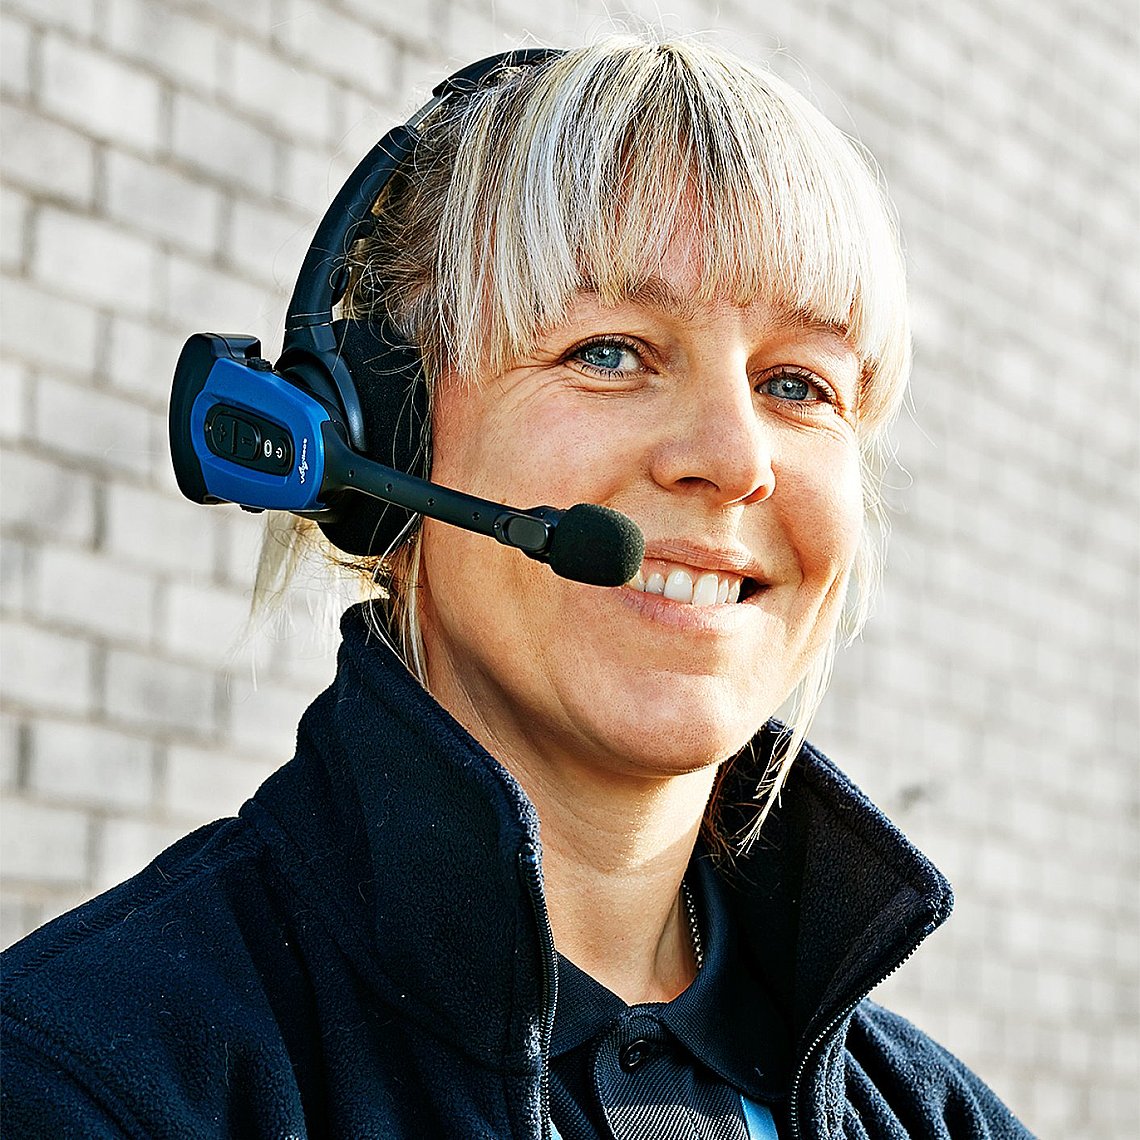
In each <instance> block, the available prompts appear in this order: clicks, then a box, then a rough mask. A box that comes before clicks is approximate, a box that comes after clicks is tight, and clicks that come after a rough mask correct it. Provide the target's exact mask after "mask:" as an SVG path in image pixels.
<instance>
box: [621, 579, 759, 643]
mask: <svg viewBox="0 0 1140 1140" xmlns="http://www.w3.org/2000/svg"><path fill="white" fill-rule="evenodd" d="M612 593H613V596H614V597H615V598H616V599H617V600H618V601H619V602H621V603H622V604H623V605H625V606H626V607H627V608H629V609H630V610H632V611H633V612H634V613H637V614H639V615H640V616H641V617H643V618H647V619H648V620H649V621H653V622H656V623H658V624H659V625H664V626H669V627H670V628H672V629H677V630H683V631H685V632H687V633H710V634H728V633H735V632H736V631H737V630H739V629H741V627H742V626H743V625H744V623H745V622H747V621H748V611H749V610H750V609H751V607H750V606H749V604H748V602H734V603H732V604H731V605H729V604H727V603H726V604H724V605H713V606H694V605H693V604H692V603H691V602H677V601H674V600H673V599H672V598H666V597H664V596H663V595H661V594H647V593H644V592H643V591H641V590H635V589H634V588H633V587H632V586H621V587H619V588H618V589H616V590H613V591H612ZM763 593H764V591H763V590H761V591H759V592H757V593H755V594H753V595H752V597H754V598H760V597H762V596H763Z"/></svg>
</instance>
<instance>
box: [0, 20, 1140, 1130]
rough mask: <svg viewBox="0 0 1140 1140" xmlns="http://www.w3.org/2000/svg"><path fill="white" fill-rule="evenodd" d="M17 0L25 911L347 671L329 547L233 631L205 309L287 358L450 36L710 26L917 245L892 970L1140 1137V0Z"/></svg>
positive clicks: (280, 747) (20, 928)
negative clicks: (334, 203) (292, 333)
mask: <svg viewBox="0 0 1140 1140" xmlns="http://www.w3.org/2000/svg"><path fill="white" fill-rule="evenodd" d="M0 9H2V12H0V91H2V102H0V141H2V145H0V169H2V172H3V178H4V187H3V191H2V196H0V204H2V211H3V212H2V219H0V225H2V231H0V254H2V258H0V264H2V280H0V320H2V322H3V326H2V337H3V342H2V346H0V347H2V353H0V356H2V360H0V378H2V383H3V400H2V401H0V441H2V444H3V452H2V455H0V526H2V528H3V542H2V544H0V586H2V594H0V614H2V617H3V626H2V631H0V637H2V639H3V645H2V665H0V701H2V705H3V710H2V724H0V746H2V747H0V754H2V755H0V782H2V783H3V787H4V791H5V795H4V804H3V813H4V816H3V824H2V827H3V830H2V831H0V856H2V858H3V871H4V875H5V884H4V895H3V901H4V905H3V908H2V910H0V938H2V939H3V940H4V942H7V941H10V940H12V939H14V938H16V937H18V936H19V935H21V934H22V933H24V932H25V931H26V930H27V929H29V928H30V927H31V926H33V925H36V924H38V923H39V922H42V921H44V920H45V919H47V918H49V917H50V916H51V915H53V914H55V913H58V912H59V911H60V910H61V909H65V908H66V907H69V906H72V905H74V904H75V903H77V902H79V901H80V900H81V899H83V898H85V897H88V896H89V895H90V894H91V893H92V892H94V891H96V890H99V889H102V888H104V887H108V886H110V885H112V884H113V883H115V882H117V881H119V880H120V879H122V878H123V877H125V876H127V875H129V874H132V873H133V872H135V871H137V870H138V869H139V868H140V867H141V866H142V865H143V864H144V863H146V862H147V860H149V859H150V858H151V857H152V856H153V855H154V854H155V852H157V851H158V850H159V849H161V848H162V847H163V846H165V845H167V844H168V843H170V842H171V841H173V840H174V839H175V838H177V837H178V836H179V835H180V834H183V833H184V832H185V831H186V830H187V829H188V828H190V827H192V826H194V825H196V824H198V823H200V822H202V821H204V820H207V819H209V818H212V817H216V816H219V815H224V814H227V813H232V812H233V811H235V810H236V809H237V807H238V806H239V804H240V802H241V800H242V799H243V798H244V797H245V796H247V795H248V794H249V792H250V791H251V790H252V789H253V788H254V787H256V785H257V784H258V782H259V781H260V780H261V779H262V778H263V777H264V776H265V775H266V774H268V773H269V772H270V771H271V770H272V769H273V768H274V767H275V766H276V765H277V764H279V763H280V762H281V761H282V760H283V759H285V758H287V756H288V755H289V754H290V752H291V750H292V746H293V736H294V732H295V726H296V721H297V718H298V716H299V715H300V713H301V711H302V710H303V708H304V707H305V705H306V703H307V702H308V700H309V699H310V698H311V696H312V695H313V694H315V693H316V692H317V691H318V690H319V689H320V688H321V687H323V685H324V684H325V683H326V681H327V679H328V677H329V676H330V675H331V672H332V668H333V663H332V657H331V652H330V650H329V649H328V648H327V646H326V645H325V644H324V642H323V641H322V637H321V634H320V632H319V630H318V625H319V624H320V623H319V621H318V619H317V618H315V617H313V616H312V614H311V612H310V610H317V609H320V608H321V606H319V605H314V604H313V603H315V602H317V601H319V600H320V599H321V592H322V590H324V589H325V587H322V586H321V585H320V584H319V583H316V582H313V581H309V580H307V579H306V581H305V583H304V585H305V588H304V589H302V590H300V591H299V592H298V594H297V595H296V597H295V598H294V599H293V601H292V602H291V604H290V605H289V606H288V607H287V610H286V612H285V614H284V615H283V617H282V619H281V620H280V621H273V622H269V623H267V624H266V626H265V627H264V628H263V629H262V630H261V632H259V633H257V634H256V635H254V636H253V638H252V639H251V640H250V641H249V642H248V643H246V642H244V641H241V640H240V638H239V639H238V640H237V642H236V643H235V639H234V634H235V633H236V632H237V631H238V630H239V628H240V627H241V625H242V623H243V621H244V611H245V604H246V602H245V599H246V597H247V596H248V591H249V588H250V585H251V581H252V567H253V563H254V560H255V557H256V551H257V547H258V545H259V535H260V529H259V522H258V520H256V519H254V518H252V517H250V516H248V515H244V514H241V513H239V512H236V511H232V512H227V511H224V510H221V509H212V510H204V509H202V508H199V507H195V506H193V505H191V504H189V503H187V502H186V501H184V500H183V499H182V498H181V497H180V496H179V495H178V493H177V490H176V489H175V486H174V480H173V476H172V473H171V471H170V468H169V461H168V458H167V455H166V425H165V414H166V399H167V395H168V392H169V384H170V376H171V370H172V367H173V364H174V361H175V359H176V357H177V354H178V351H179V349H180V347H181V343H182V340H183V338H184V337H185V336H186V335H187V334H188V333H190V332H193V331H195V330H197V329H203V328H210V327H213V328H215V329H219V330H222V331H248V332H251V333H254V334H256V335H259V336H261V337H262V339H263V343H264V345H265V347H266V351H268V352H273V351H274V349H275V348H276V347H277V345H278V344H279V340H280V331H281V324H282V317H283V311H284V304H285V300H284V299H285V296H286V295H287V293H288V291H289V289H290V288H291V286H292V281H293V275H294V273H295V271H296V267H297V265H298V264H299V262H300V259H301V256H302V254H303V252H304V248H305V245H306V243H307V240H308V236H309V234H310V232H311V229H312V227H313V225H314V224H315V221H316V219H317V217H319V215H320V213H321V212H322V210H323V209H324V207H325V205H326V203H327V201H328V199H329V197H330V196H331V195H332V193H333V192H335V190H336V189H337V187H338V186H339V184H340V181H341V180H342V179H343V177H344V175H345V174H346V173H347V171H348V170H349V169H350V168H351V167H352V166H353V165H355V163H356V161H357V160H358V158H359V156H360V154H362V153H363V152H364V150H365V149H367V147H368V146H369V145H371V143H372V142H373V141H374V140H375V138H376V137H378V136H379V134H380V133H382V131H383V130H384V129H386V128H387V127H388V126H389V125H390V124H391V123H392V122H394V121H395V120H396V119H397V118H398V116H399V115H400V114H401V113H402V112H403V111H405V110H407V109H410V108H411V107H412V106H414V105H416V102H417V100H420V99H422V98H423V97H425V96H426V94H427V92H428V91H429V89H430V87H431V86H432V84H433V83H434V82H436V81H437V80H438V79H439V78H440V77H441V76H443V75H444V74H446V72H447V70H448V69H449V67H450V66H451V65H452V64H458V63H460V62H465V61H468V60H471V59H475V58H478V57H479V56H481V55H483V54H487V53H489V52H491V51H497V50H504V49H506V48H509V47H512V46H517V45H518V44H519V43H520V42H524V41H525V42H532V43H533V42H538V43H561V42H572V41H574V40H580V39H582V38H587V37H589V36H591V35H594V34H597V33H599V32H602V31H605V30H606V29H607V28H612V27H614V26H615V25H620V24H622V23H623V22H624V23H626V24H628V25H630V26H638V25H639V24H640V23H643V22H645V21H648V22H649V23H651V24H655V25H660V24H664V25H665V26H666V27H668V28H672V29H683V30H703V31H705V32H707V33H708V34H710V35H711V36H712V37H713V38H715V39H717V40H719V41H720V42H723V43H725V44H727V45H729V46H731V47H734V48H735V49H736V50H738V51H740V52H742V53H744V54H747V55H751V56H753V57H756V58H764V57H768V58H770V60H771V64H772V66H773V68H774V69H775V70H776V71H777V72H778V73H779V74H782V75H784V76H786V77H788V78H790V80H791V81H792V82H793V83H794V84H795V85H796V86H798V87H800V88H801V89H803V90H807V91H809V92H810V94H811V96H812V97H813V98H814V99H815V101H816V102H817V103H818V104H819V105H820V106H822V107H823V108H824V109H825V110H826V111H827V112H828V113H829V114H831V115H832V116H833V117H834V118H835V119H836V120H837V121H838V122H839V123H840V124H841V125H842V126H843V127H844V128H845V129H847V130H849V131H851V132H852V133H854V134H855V135H856V136H857V137H859V138H861V139H862V140H863V141H865V142H866V143H867V145H868V146H869V147H870V148H871V149H872V151H873V152H874V153H875V154H876V156H877V157H878V158H879V160H880V161H881V162H882V163H883V165H884V168H885V172H886V175H887V177H888V181H889V183H890V186H891V189H892V191H893V193H894V196H895V198H896V201H897V203H898V206H899V211H900V216H901V221H902V225H903V229H904V232H905V234H906V237H907V242H908V258H909V262H910V270H911V280H912V293H913V298H914V308H915V328H916V373H915V389H914V405H915V420H916V421H917V422H914V421H912V420H911V418H910V417H904V420H903V422H902V423H901V424H900V426H899V431H898V437H899V442H900V450H901V456H902V459H903V462H904V463H905V465H906V468H907V471H908V474H907V475H906V476H904V475H902V474H897V475H896V477H895V479H894V480H893V483H894V485H895V486H896V487H897V489H896V490H893V491H892V494H891V498H892V501H894V502H896V503H898V504H899V505H900V507H901V508H902V510H901V511H900V513H898V515H897V516H896V520H895V539H894V543H893V550H892V558H891V561H890V563H889V567H888V572H887V580H886V593H885V596H884V599H883V601H882V603H881V604H880V606H879V610H878V613H877V616H876V618H875V619H874V621H873V623H872V625H871V626H870V627H869V629H868V631H867V633H866V634H865V636H864V638H863V640H862V641H861V642H860V643H859V644H858V645H857V646H855V647H854V648H852V649H851V650H849V651H848V652H847V653H846V654H845V655H844V656H842V657H841V659H840V662H839V665H838V668H837V672H836V679H835V684H834V686H833V692H832V694H831V696H830V698H829V701H828V702H827V703H826V704H825V706H824V710H823V712H822V714H821V716H820V720H819V723H818V725H817V730H816V732H815V733H814V736H815V737H816V739H817V740H818V742H819V744H820V745H821V746H822V747H823V748H824V749H825V750H827V751H830V752H832V753H834V754H835V756H836V758H837V759H839V760H840V761H841V762H843V763H844V764H845V766H846V767H847V768H848V769H849V770H850V771H851V773H852V775H853V776H854V777H855V779H856V780H858V781H859V782H860V783H862V784H863V785H864V786H865V787H866V788H867V790H868V791H869V792H870V793H871V794H872V795H873V796H874V797H875V798H876V799H877V800H878V801H879V802H880V803H882V804H883V806H884V808H886V810H888V812H890V813H891V814H892V815H893V816H894V817H895V818H896V819H897V820H898V822H899V823H900V824H901V825H902V826H903V827H904V828H905V829H906V830H907V831H908V832H909V833H910V834H911V835H912V836H913V838H914V839H915V840H916V841H917V842H918V843H919V844H920V845H921V846H922V847H924V849H926V850H927V851H928V852H929V853H930V854H931V855H932V856H933V857H934V858H935V860H936V861H937V862H939V864H940V865H941V866H942V867H943V868H944V870H946V871H947V873H948V874H949V875H950V876H951V878H952V879H953V881H954V883H955V888H956V891H957V895H958V908H957V914H956V916H955V918H954V920H953V921H952V922H951V923H950V925H949V926H948V927H947V928H945V929H944V930H943V931H940V932H939V933H938V934H937V935H936V936H935V937H934V938H933V939H932V940H931V942H930V944H929V946H928V947H926V948H925V949H924V950H923V951H922V953H920V954H919V955H917V956H916V957H915V959H914V960H913V961H912V962H911V963H910V964H908V966H907V968H906V969H905V970H903V971H900V973H899V974H898V975H896V976H895V977H894V978H892V979H891V980H890V981H889V982H888V983H887V984H886V985H884V987H882V996H883V997H884V999H885V1000H888V1001H889V1002H890V1003H892V1004H894V1005H895V1006H896V1007H898V1008H899V1009H900V1010H901V1011H902V1012H904V1013H906V1014H908V1015H909V1016H911V1017H913V1018H915V1019H916V1020H917V1021H918V1022H919V1023H920V1024H922V1025H923V1026H924V1027H927V1028H928V1029H930V1030H931V1031H932V1032H933V1033H934V1034H935V1035H936V1036H937V1037H939V1038H940V1039H942V1040H943V1041H944V1042H945V1043H946V1044H947V1045H948V1046H949V1047H950V1048H952V1049H953V1050H954V1051H955V1052H957V1053H959V1054H960V1055H962V1056H963V1057H964V1058H965V1059H966V1060H967V1061H969V1062H970V1063H971V1064H974V1065H975V1066H977V1067H978V1069H979V1070H980V1071H981V1073H982V1074H983V1076H985V1077H986V1078H987V1079H988V1080H990V1081H991V1082H992V1083H993V1084H994V1085H995V1087H996V1088H997V1089H998V1090H999V1092H1001V1093H1002V1094H1003V1095H1004V1096H1005V1097H1006V1098H1007V1099H1008V1100H1009V1101H1010V1103H1011V1104H1012V1105H1013V1107H1014V1108H1015V1109H1016V1110H1017V1111H1018V1112H1019V1113H1021V1114H1022V1115H1023V1116H1024V1117H1025V1119H1026V1120H1027V1122H1028V1123H1029V1124H1030V1125H1031V1126H1032V1127H1033V1128H1034V1129H1035V1130H1036V1131H1037V1132H1038V1133H1039V1134H1040V1135H1041V1136H1043V1137H1054V1136H1056V1137H1060V1136H1065V1137H1072V1136H1096V1137H1097V1138H1098V1140H1101V1138H1107V1140H1116V1138H1121V1140H1123V1138H1129V1140H1131V1137H1133V1136H1135V1135H1136V1134H1138V1133H1140V1119H1138V1112H1137V1101H1136V1096H1135V1088H1136V1084H1137V1080H1138V1077H1140V1073H1138V1065H1140V1057H1138V1052H1140V1047H1138V1045H1137V1040H1138V1034H1137V1005H1138V998H1137V964H1138V961H1140V914H1138V909H1140V906H1138V899H1137V891H1136V882H1137V880H1138V878H1140V874H1138V873H1140V845H1138V843H1137V819H1138V817H1140V811H1138V807H1137V801H1138V781H1140V774H1138V766H1137V763H1136V757H1137V752H1138V751H1140V748H1138V745H1140V727H1138V717H1140V714H1138V710H1137V703H1138V699H1137V676H1136V674H1137V655H1138V654H1137V644H1136V633H1135V619H1136V614H1137V598H1138V559H1137V537H1138V536H1137V525H1136V520H1137V518H1138V517H1140V503H1138V491H1137V469H1138V467H1140V455H1138V450H1140V417H1138V415H1137V411H1136V402H1135V400H1134V398H1133V393H1132V387H1133V381H1134V379H1135V373H1136V362H1137V359H1138V358H1140V352H1138V349H1137V328H1138V327H1140V321H1138V320H1137V316H1138V314H1137V311H1136V297H1137V295H1138V294H1140V268H1138V267H1140V257H1137V226H1136V200H1135V189H1134V187H1135V180H1136V176H1137V166H1138V164H1140V163H1138V160H1140V155H1138V141H1137V140H1138V138H1140V128H1138V123H1137V119H1138V115H1137V108H1138V105H1140V68H1137V66H1136V60H1137V58H1138V56H1140V51H1138V45H1137V25H1136V19H1135V11H1134V6H1133V5H1130V4H1125V3H1124V2H1123V0H1104V2H1103V3H1101V4H1098V5H1094V6H1091V7H1090V6H1088V5H1084V6H1078V5H1076V4H1075V3H1065V4H1057V5H1032V4H1029V3H1028V2H1027V0H1002V2H999V0H963V2H962V3H958V4H953V5H938V4H935V3H934V2H933V0H914V2H911V0H906V2H904V0H866V2H865V3H861V4H858V5H835V4H831V3H827V2H826V0H769V2H768V3H766V4H764V5H763V6H762V7H760V8H758V7H757V6H756V5H754V4H751V3H746V2H745V0H669V2H667V3H666V2H659V3H648V2H647V3H642V2H641V0H636V2H633V3H628V4H626V3H612V2H611V3H606V4H603V3H602V2H601V0H552V2H551V3H547V4H543V5H541V6H536V5H534V4H531V3H527V2H525V0H496V2H495V3H494V4H489V3H487V2H486V0H431V2H424V3H411V4H409V3H398V2H397V0H242V2H241V3H240V4H235V3H231V2H230V0H98V2H96V0H0ZM773 53H775V54H773ZM338 596H339V595H338ZM337 604H339V603H334V608H335V606H336V605H337Z"/></svg>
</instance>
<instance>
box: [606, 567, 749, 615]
mask: <svg viewBox="0 0 1140 1140" xmlns="http://www.w3.org/2000/svg"><path fill="white" fill-rule="evenodd" d="M742 581H743V579H742V578H741V577H740V575H738V574H718V573H716V572H715V571H713V570H696V569H694V568H693V567H686V566H678V565H677V564H676V563H673V562H659V561H656V560H653V561H649V560H646V561H645V562H644V563H643V564H642V567H641V569H640V570H638V572H637V574H636V575H634V577H633V579H632V580H631V581H630V582H629V583H628V585H630V586H632V587H633V588H634V589H635V590H640V591H641V592H642V593H645V594H661V595H663V596H664V597H666V598H671V599H672V600H673V601H675V602H689V603H690V604H691V605H694V606H716V605H724V604H725V603H726V602H727V603H733V602H738V601H739V600H740V585H741V583H742Z"/></svg>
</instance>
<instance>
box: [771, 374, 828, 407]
mask: <svg viewBox="0 0 1140 1140" xmlns="http://www.w3.org/2000/svg"><path fill="white" fill-rule="evenodd" d="M760 390H761V391H762V392H766V393H767V394H768V395H769V396H775V397H777V398H778V399H780V400H798V401H804V400H811V399H815V398H816V397H817V396H818V394H819V393H818V389H817V388H816V386H815V384H814V383H813V382H812V381H811V380H809V379H808V378H807V377H806V376H800V375H797V374H796V373H794V372H783V373H781V374H780V375H779V376H773V377H771V378H770V379H768V380H765V381H764V383H763V384H762V385H761V386H760Z"/></svg>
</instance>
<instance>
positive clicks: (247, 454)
mask: <svg viewBox="0 0 1140 1140" xmlns="http://www.w3.org/2000/svg"><path fill="white" fill-rule="evenodd" d="M234 423H235V426H236V434H235V437H234V458H235V459H252V458H253V457H254V456H255V455H257V453H258V452H259V451H260V450H261V432H259V431H258V430H257V427H256V426H255V425H254V424H251V423H249V422H248V421H247V420H235V421H234Z"/></svg>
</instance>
